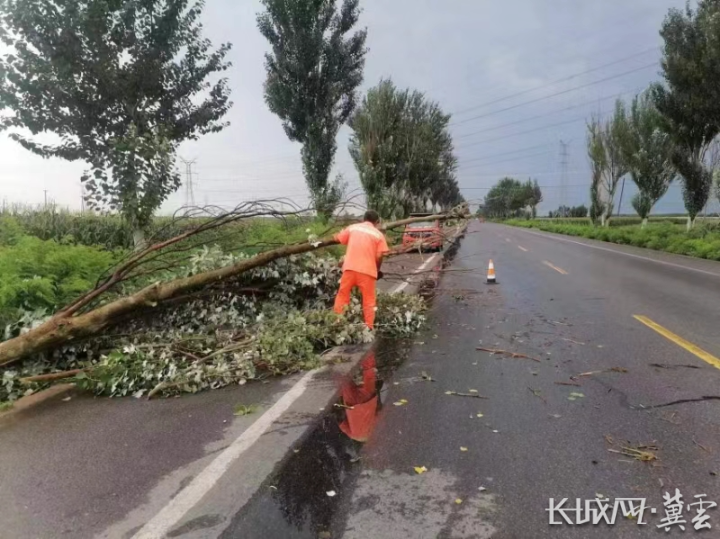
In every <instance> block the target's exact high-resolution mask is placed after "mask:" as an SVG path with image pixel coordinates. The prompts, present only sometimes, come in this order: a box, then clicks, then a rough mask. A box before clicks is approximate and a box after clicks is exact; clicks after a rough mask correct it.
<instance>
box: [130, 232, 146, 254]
mask: <svg viewBox="0 0 720 539" xmlns="http://www.w3.org/2000/svg"><path fill="white" fill-rule="evenodd" d="M146 243H147V240H146V239H145V230H143V229H142V228H135V229H133V250H134V251H141V250H142V249H144V248H145V247H146Z"/></svg>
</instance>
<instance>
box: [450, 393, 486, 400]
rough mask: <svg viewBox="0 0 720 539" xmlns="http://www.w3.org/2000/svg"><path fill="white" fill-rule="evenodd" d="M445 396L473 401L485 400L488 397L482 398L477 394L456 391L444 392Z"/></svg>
mask: <svg viewBox="0 0 720 539" xmlns="http://www.w3.org/2000/svg"><path fill="white" fill-rule="evenodd" d="M445 394H446V395H452V396H455V397H471V398H473V399H487V398H488V397H483V396H482V395H478V394H477V393H459V392H458V391H446V392H445Z"/></svg>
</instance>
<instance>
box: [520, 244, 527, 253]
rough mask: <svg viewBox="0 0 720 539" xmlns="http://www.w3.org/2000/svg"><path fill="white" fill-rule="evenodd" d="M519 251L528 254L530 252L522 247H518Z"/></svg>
mask: <svg viewBox="0 0 720 539" xmlns="http://www.w3.org/2000/svg"><path fill="white" fill-rule="evenodd" d="M518 249H520V250H521V251H525V252H526V253H527V252H528V250H527V249H525V247H521V246H519V245H518Z"/></svg>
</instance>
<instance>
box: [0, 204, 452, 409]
mask: <svg viewBox="0 0 720 539" xmlns="http://www.w3.org/2000/svg"><path fill="white" fill-rule="evenodd" d="M464 211H465V209H464V208H459V209H457V210H455V211H453V212H450V213H448V214H441V215H438V216H437V218H438V219H440V220H444V219H448V218H451V217H454V218H457V217H459V216H462V215H463V214H464ZM297 214H298V212H295V211H293V212H280V211H278V210H276V209H275V208H274V207H273V206H271V205H268V204H262V203H248V204H246V205H243V206H242V207H241V208H240V209H236V210H235V211H234V212H230V213H222V214H219V215H217V216H214V217H212V218H206V219H203V220H202V222H201V224H200V225H198V226H197V227H195V228H192V229H189V230H186V231H185V232H183V233H182V234H181V235H179V236H176V237H173V238H171V239H169V240H164V241H162V242H160V243H156V244H153V245H151V246H149V247H147V248H145V249H143V250H141V251H138V252H136V253H133V254H132V255H130V256H129V257H128V258H127V259H126V260H124V261H122V262H121V263H120V264H119V265H118V266H117V267H116V268H114V269H113V270H112V271H110V272H109V273H108V275H107V277H106V278H104V279H102V280H101V281H100V282H98V283H97V286H96V287H95V288H94V289H93V290H91V291H89V292H88V293H87V294H84V295H83V296H82V297H80V298H78V299H77V300H76V301H74V302H72V303H71V304H70V305H68V306H66V307H65V308H63V309H61V310H59V311H58V312H56V313H55V314H53V315H52V316H50V317H48V318H46V319H40V320H38V319H37V318H36V317H33V316H31V315H28V316H26V317H25V318H24V319H23V320H21V321H20V322H19V323H18V324H16V325H15V327H13V328H10V329H9V331H6V334H8V335H9V336H10V338H9V339H7V340H6V341H4V342H0V372H2V375H1V376H2V379H1V384H2V385H1V387H0V401H3V400H14V399H16V398H17V397H19V396H22V395H23V394H26V393H28V392H32V391H36V390H37V389H39V388H41V387H45V386H46V385H47V384H49V383H55V382H57V381H59V380H62V379H66V380H70V381H75V382H77V383H78V384H79V385H80V386H81V387H84V388H86V389H89V390H92V391H94V392H96V393H98V394H106V395H131V394H133V395H136V396H141V395H147V394H158V393H161V394H173V393H178V392H195V391H199V390H202V389H207V388H216V387H222V386H224V385H228V384H231V383H244V382H245V381H246V380H249V379H253V378H258V377H262V376H268V375H272V374H283V373H288V372H294V371H297V370H300V369H305V368H309V367H312V366H315V365H317V364H318V361H319V354H321V353H322V352H323V351H325V350H327V349H328V348H330V347H332V346H335V345H339V344H347V343H357V342H363V341H367V340H369V339H371V338H372V336H371V335H370V334H369V332H368V331H367V330H366V328H365V327H364V324H362V321H361V313H360V307H359V305H358V304H357V302H354V303H353V306H352V308H351V309H350V311H349V312H348V313H347V315H346V316H343V317H338V316H336V315H335V314H333V313H331V312H330V311H329V306H330V302H331V299H332V296H333V294H334V292H335V291H336V288H337V282H338V278H339V269H338V267H337V261H336V260H335V259H333V258H331V257H324V258H323V257H317V256H314V255H311V254H308V253H311V252H312V251H315V250H317V249H320V248H323V247H327V246H330V245H336V244H337V242H336V241H335V240H334V239H333V238H332V237H331V236H330V237H325V238H322V239H321V238H317V237H314V236H310V237H308V241H306V242H300V243H295V244H290V245H284V246H282V247H279V248H275V249H269V250H266V251H262V252H260V253H258V254H256V255H254V256H248V255H244V254H242V252H240V251H238V252H236V253H233V252H224V251H222V250H221V249H220V248H218V247H216V246H213V247H208V246H207V245H206V244H205V241H204V240H203V238H204V237H206V236H204V235H206V234H207V232H208V231H213V237H214V238H218V237H220V236H221V235H222V230H223V229H224V227H227V226H228V225H230V224H236V223H237V222H238V221H241V220H242V219H249V218H256V217H257V216H259V215H262V216H274V217H277V218H280V219H283V218H285V217H287V216H288V215H292V216H296V215H297ZM418 219H421V220H426V219H427V217H425V218H418ZM414 220H417V219H406V220H404V221H398V222H395V223H389V224H388V225H386V228H392V227H400V226H403V225H404V224H406V223H408V222H413V221H414ZM423 309H424V304H423V303H422V301H421V300H420V299H419V298H415V297H412V296H397V297H394V296H393V297H386V296H380V298H379V310H378V316H377V325H378V331H379V332H384V333H390V334H394V335H409V334H411V333H412V332H414V331H416V330H417V329H418V327H419V326H420V325H421V324H422V322H423V320H424V317H423V315H422V311H423Z"/></svg>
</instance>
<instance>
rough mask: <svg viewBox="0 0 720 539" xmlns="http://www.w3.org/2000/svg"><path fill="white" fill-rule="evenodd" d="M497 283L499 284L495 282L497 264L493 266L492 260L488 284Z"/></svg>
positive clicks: (489, 267)
mask: <svg viewBox="0 0 720 539" xmlns="http://www.w3.org/2000/svg"><path fill="white" fill-rule="evenodd" d="M495 283H497V281H496V280H495V264H493V261H492V260H490V264H488V273H487V284H495Z"/></svg>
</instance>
